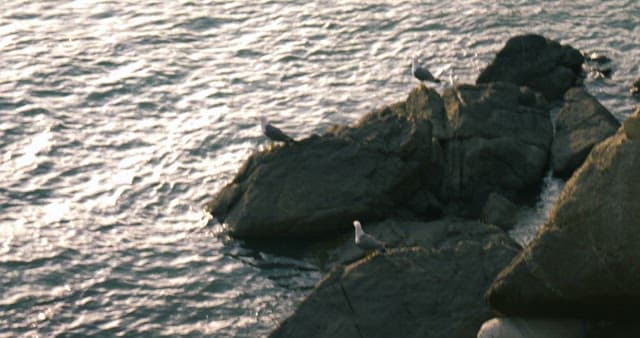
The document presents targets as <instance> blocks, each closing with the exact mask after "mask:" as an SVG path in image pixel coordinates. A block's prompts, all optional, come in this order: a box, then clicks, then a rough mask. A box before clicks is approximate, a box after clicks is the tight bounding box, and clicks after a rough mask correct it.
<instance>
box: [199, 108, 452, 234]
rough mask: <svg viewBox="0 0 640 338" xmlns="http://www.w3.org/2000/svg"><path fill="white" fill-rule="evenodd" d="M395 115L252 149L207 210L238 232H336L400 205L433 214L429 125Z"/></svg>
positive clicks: (384, 112) (434, 176) (390, 111)
mask: <svg viewBox="0 0 640 338" xmlns="http://www.w3.org/2000/svg"><path fill="white" fill-rule="evenodd" d="M401 113H402V110H400V111H398V107H397V106H391V107H387V108H385V109H381V110H380V111H376V112H373V113H371V114H369V115H366V116H365V117H364V118H363V119H362V120H361V121H360V122H359V123H358V124H357V125H356V126H354V127H337V128H334V129H333V130H331V131H329V132H327V133H326V134H325V135H323V136H315V137H310V138H308V139H305V140H302V141H300V142H298V143H295V144H292V145H290V146H283V147H276V148H274V149H272V150H270V151H264V152H257V153H255V154H253V155H251V157H250V158H249V159H248V160H247V161H246V162H245V164H244V165H243V167H242V168H241V169H240V171H239V172H238V174H237V175H236V177H235V178H234V179H233V181H232V182H231V183H229V184H228V185H227V186H226V187H224V188H223V189H222V191H220V192H219V193H218V194H217V195H216V196H215V197H214V199H213V200H212V201H211V202H210V203H209V204H208V205H207V207H206V208H207V209H208V210H209V211H210V213H211V214H212V215H213V216H214V217H216V218H217V219H218V221H220V222H222V223H225V224H226V225H227V226H228V229H229V232H230V233H231V234H232V235H234V236H237V237H256V236H261V237H264V236H316V235H321V234H328V233H334V232H336V231H337V230H346V229H350V228H351V222H352V221H353V220H354V219H363V220H375V219H381V218H384V217H387V216H388V215H392V214H394V212H396V211H397V210H398V209H401V207H402V206H403V205H412V206H414V207H415V208H416V209H417V210H415V211H416V213H418V214H423V215H424V214H429V213H431V212H433V213H434V214H437V213H438V208H439V207H438V205H437V201H436V199H435V198H433V196H431V194H429V190H430V188H429V187H430V186H438V185H439V182H438V181H439V180H440V179H441V178H440V176H441V175H440V174H439V173H438V170H439V169H438V164H437V163H434V159H433V157H432V126H431V123H430V122H429V121H428V120H425V119H418V118H407V117H405V116H402V114H401Z"/></svg>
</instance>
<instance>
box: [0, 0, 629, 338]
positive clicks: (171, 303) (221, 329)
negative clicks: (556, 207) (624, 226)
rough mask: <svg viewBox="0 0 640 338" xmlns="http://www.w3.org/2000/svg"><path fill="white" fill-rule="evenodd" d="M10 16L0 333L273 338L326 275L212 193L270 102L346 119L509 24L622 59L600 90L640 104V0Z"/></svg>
mask: <svg viewBox="0 0 640 338" xmlns="http://www.w3.org/2000/svg"><path fill="white" fill-rule="evenodd" d="M0 9H1V11H0V13H1V14H0V50H2V57H1V58H0V135H1V136H2V138H1V139H0V175H1V176H0V177H2V180H1V181H0V182H1V183H0V337H14V336H27V337H29V336H31V337H36V336H38V337H52V336H65V337H67V336H78V337H84V336H106V337H108V336H115V335H130V336H134V335H145V336H171V337H175V336H196V337H198V336H220V337H225V336H238V337H254V336H263V335H265V334H267V333H268V332H269V331H270V330H271V329H272V328H273V327H274V325H276V323H277V322H278V321H279V320H281V319H283V318H284V317H285V316H286V315H287V314H288V313H290V312H291V311H292V310H293V309H294V307H295V304H296V303H297V302H298V301H299V300H300V298H301V297H302V296H303V295H304V294H305V293H306V292H307V291H308V290H310V288H311V287H312V286H313V285H314V283H315V282H317V281H318V279H319V278H320V277H321V275H322V274H321V272H320V271H318V269H317V268H315V267H314V266H312V265H310V264H309V263H305V262H303V261H299V260H296V259H292V258H288V255H286V254H274V253H267V252H264V251H260V250H258V249H256V248H255V247H254V248H252V247H251V246H247V245H245V244H244V243H243V242H241V241H234V240H230V239H227V238H225V236H224V235H223V234H220V233H218V231H217V227H215V226H214V227H211V226H207V223H208V221H209V220H208V218H207V217H206V216H205V215H204V214H203V213H202V211H201V208H202V205H203V204H204V203H205V201H206V200H207V199H208V198H210V197H211V196H212V194H213V193H214V192H216V191H217V190H218V189H220V188H221V187H222V186H223V185H224V184H225V183H226V182H228V181H229V180H230V179H231V178H232V177H233V174H234V172H235V171H236V170H237V168H238V166H239V165H240V164H241V162H242V161H243V159H244V158H246V157H247V156H248V155H249V154H250V153H251V152H252V151H254V150H255V149H256V148H257V147H258V146H259V145H260V144H261V143H263V139H262V138H261V136H260V131H259V128H258V127H257V124H256V119H255V118H256V116H257V115H258V114H265V115H267V116H268V117H269V118H270V119H271V120H272V121H273V122H274V123H275V124H277V125H279V126H280V127H282V128H283V129H285V130H287V131H289V132H290V133H291V134H293V136H295V137H298V138H299V137H304V136H305V135H308V134H309V133H311V132H318V131H321V130H323V129H324V128H326V127H327V126H329V125H331V124H334V123H351V122H353V121H354V120H355V119H357V118H358V117H359V116H361V115H362V114H363V113H366V112H368V111H369V110H371V109H373V108H376V107H379V106H381V105H382V104H385V103H390V102H393V101H397V100H400V99H403V98H404V97H405V96H406V94H407V93H408V91H409V90H410V88H411V87H412V86H414V85H415V82H414V81H412V79H411V77H410V76H409V67H408V65H409V60H410V57H411V56H412V55H413V54H420V55H421V56H422V57H423V59H425V60H426V63H427V64H428V66H429V67H430V69H431V70H432V72H434V73H435V74H436V75H439V76H441V77H443V78H445V79H447V80H448V81H449V82H455V83H460V82H473V81H474V80H475V77H476V76H477V74H478V73H479V71H480V70H481V69H482V68H483V67H484V66H485V65H486V64H487V63H488V62H489V61H490V60H491V59H492V58H493V55H494V53H495V51H497V50H498V49H499V48H500V47H501V46H502V45H503V44H504V42H505V41H506V39H507V38H508V37H510V36H512V35H514V34H517V33H524V32H536V33H542V34H544V35H546V36H548V37H551V38H554V39H557V40H560V41H562V42H563V43H571V44H573V45H574V46H576V47H578V48H580V49H583V50H586V51H597V52H602V53H604V54H606V55H608V56H610V57H611V58H612V59H613V66H614V73H613V77H612V78H611V79H595V78H587V80H586V85H587V87H588V88H589V90H590V91H591V92H592V93H594V94H595V95H596V96H597V97H598V98H599V99H600V100H601V101H602V102H603V103H604V104H605V106H607V107H608V108H609V109H610V110H612V112H613V113H614V114H615V115H616V116H617V117H618V118H619V119H624V118H625V117H626V116H628V115H629V114H630V113H631V112H632V111H633V108H634V106H635V105H636V104H638V102H637V101H635V100H634V99H633V98H630V97H629V96H628V87H629V85H630V83H631V82H632V80H633V79H634V78H636V77H638V76H640V68H639V67H640V62H639V60H640V49H639V48H638V46H639V43H640V17H639V16H638V13H640V3H639V2H637V1H633V0H631V1H622V0H616V1H606V2H604V1H595V0H592V1H581V2H577V3H572V2H571V3H570V2H563V1H550V2H545V5H544V6H543V5H539V4H538V1H532V0H527V1H525V0H521V1H509V2H502V4H500V5H498V4H486V3H485V1H459V2H441V1H428V2H426V3H423V4H410V3H406V2H405V3H400V4H395V3H385V2H376V3H374V2H369V3H368V4H363V3H360V2H328V3H327V2H318V3H308V2H306V1H295V2H294V1H262V2H260V3H257V2H255V1H246V2H244V1H232V2H219V1H210V2H205V1H172V2H163V1H157V2H150V1H147V2H140V3H134V2H119V1H40V2H31V1H4V2H3V3H2V4H0ZM546 182H547V184H546V186H547V188H546V189H545V191H544V192H543V194H542V196H541V202H540V204H539V205H538V206H536V207H533V208H532V209H531V210H528V211H526V212H525V213H526V215H524V217H523V220H522V221H521V223H522V224H521V226H520V227H519V229H520V230H518V231H520V232H516V234H515V235H516V236H518V237H519V238H521V239H522V238H525V237H526V236H528V234H530V232H531V230H527V229H532V226H533V225H535V224H539V223H540V222H541V221H543V220H544V218H545V217H546V213H547V212H548V209H549V207H550V205H552V204H553V200H554V199H555V198H556V196H557V191H559V189H560V188H561V185H562V183H561V182H559V181H556V180H553V179H548V180H547V181H546ZM522 229H524V230H522Z"/></svg>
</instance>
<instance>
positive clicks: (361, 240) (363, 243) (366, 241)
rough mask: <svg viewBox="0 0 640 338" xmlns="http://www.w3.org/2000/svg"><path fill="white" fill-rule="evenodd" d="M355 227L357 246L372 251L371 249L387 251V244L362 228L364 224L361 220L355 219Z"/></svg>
mask: <svg viewBox="0 0 640 338" xmlns="http://www.w3.org/2000/svg"><path fill="white" fill-rule="evenodd" d="M353 227H354V228H356V246H357V247H359V248H360V249H362V250H365V251H370V250H376V251H377V250H380V251H382V252H385V251H386V249H385V247H386V244H385V243H384V242H382V241H380V240H378V239H376V238H375V237H373V236H371V235H369V234H368V233H366V232H364V230H362V225H361V224H360V221H357V220H356V221H353Z"/></svg>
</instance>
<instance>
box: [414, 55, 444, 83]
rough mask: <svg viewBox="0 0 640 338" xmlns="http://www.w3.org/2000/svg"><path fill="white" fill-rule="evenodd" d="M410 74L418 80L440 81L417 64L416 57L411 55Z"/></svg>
mask: <svg viewBox="0 0 640 338" xmlns="http://www.w3.org/2000/svg"><path fill="white" fill-rule="evenodd" d="M411 74H413V76H415V78H416V79H418V80H420V81H430V82H436V83H439V82H440V80H439V79H438V78H436V77H434V76H433V75H432V74H431V72H429V71H428V70H426V69H425V68H423V67H422V66H420V64H418V58H417V57H415V56H414V57H413V60H411Z"/></svg>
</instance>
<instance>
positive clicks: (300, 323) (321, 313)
mask: <svg viewBox="0 0 640 338" xmlns="http://www.w3.org/2000/svg"><path fill="white" fill-rule="evenodd" d="M395 226H397V227H398V228H403V224H401V223H397V224H395ZM408 226H410V227H412V228H413V229H414V230H415V231H418V232H419V231H423V233H422V236H419V235H418V232H413V231H411V232H410V233H411V236H410V238H413V239H418V238H419V239H421V240H422V241H424V242H423V243H419V244H426V243H427V242H428V243H431V244H433V245H435V246H433V247H431V246H430V247H429V248H428V249H427V248H424V247H420V246H417V247H409V248H407V247H405V248H401V249H391V250H389V253H388V254H384V255H374V256H372V257H369V258H366V259H362V260H359V261H357V262H356V263H353V264H351V265H348V266H346V267H344V266H339V267H337V268H336V269H334V270H333V271H332V272H331V273H330V274H329V275H328V276H327V277H326V278H325V279H324V280H323V281H322V282H320V283H319V284H318V286H317V287H316V288H315V290H314V291H313V292H312V293H311V294H310V295H309V296H308V297H307V298H306V299H305V300H304V301H303V302H302V304H301V305H300V307H299V308H298V309H297V310H296V312H295V313H294V314H293V315H292V316H291V317H289V318H288V319H287V320H285V321H284V322H283V323H281V324H280V326H279V327H278V328H277V329H276V330H275V331H274V332H273V333H272V334H271V335H270V337H272V338H275V337H278V338H279V337H283V338H284V337H332V338H333V337H345V338H346V337H358V338H359V337H474V336H475V333H476V332H477V330H478V328H479V327H480V325H481V324H482V322H483V321H485V320H487V319H489V318H490V317H491V311H490V309H489V307H488V305H487V304H486V303H485V302H484V301H483V300H482V294H483V292H484V290H485V289H484V288H486V286H488V285H489V283H490V282H491V279H492V278H493V276H495V275H496V273H497V272H498V271H499V267H500V266H502V265H503V264H507V263H508V262H509V260H511V259H512V258H513V256H514V255H515V254H516V253H517V252H518V250H519V247H518V245H517V244H516V243H515V242H513V240H512V239H510V238H509V237H508V236H507V235H506V234H505V233H504V232H502V231H500V230H498V229H497V228H495V227H489V226H485V225H483V224H480V223H477V222H455V221H451V222H434V223H422V224H419V225H418V224H415V222H414V223H413V224H409V225H408ZM385 228H386V226H385Z"/></svg>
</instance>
